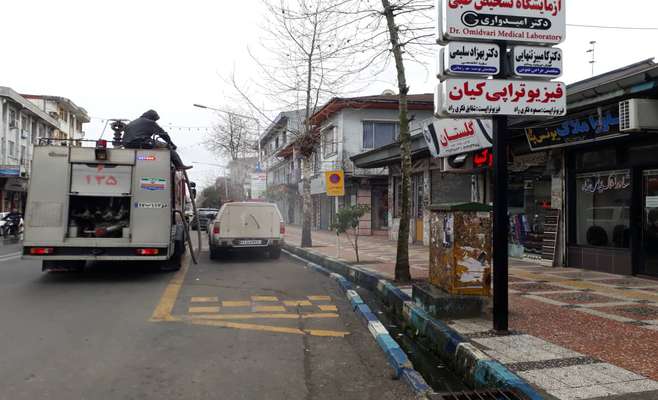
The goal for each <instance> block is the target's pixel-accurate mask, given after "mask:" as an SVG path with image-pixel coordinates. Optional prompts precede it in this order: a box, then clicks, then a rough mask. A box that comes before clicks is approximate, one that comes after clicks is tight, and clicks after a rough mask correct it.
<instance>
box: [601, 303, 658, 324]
mask: <svg viewBox="0 0 658 400" xmlns="http://www.w3.org/2000/svg"><path fill="white" fill-rule="evenodd" d="M600 310H601V311H603V312H605V313H607V314H613V315H617V316H621V317H625V318H630V319H632V320H636V321H644V320H647V321H651V320H655V319H657V318H658V306H654V305H649V304H631V305H623V306H616V307H607V308H601V309H600Z"/></svg>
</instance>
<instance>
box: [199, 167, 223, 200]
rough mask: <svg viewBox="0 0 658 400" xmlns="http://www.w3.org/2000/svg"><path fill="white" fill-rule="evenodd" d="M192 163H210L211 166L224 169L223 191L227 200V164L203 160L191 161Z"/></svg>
mask: <svg viewBox="0 0 658 400" xmlns="http://www.w3.org/2000/svg"><path fill="white" fill-rule="evenodd" d="M192 164H197V165H210V166H212V167H219V168H223V169H224V192H225V194H226V201H228V200H229V198H228V197H229V196H228V174H227V172H226V169H227V166H226V165H221V164H213V163H205V162H198V161H193V162H192Z"/></svg>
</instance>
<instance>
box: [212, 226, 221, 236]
mask: <svg viewBox="0 0 658 400" xmlns="http://www.w3.org/2000/svg"><path fill="white" fill-rule="evenodd" d="M220 232H221V229H220V228H219V224H215V225H213V227H212V234H213V235H219V233H220Z"/></svg>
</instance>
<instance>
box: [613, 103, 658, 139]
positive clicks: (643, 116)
mask: <svg viewBox="0 0 658 400" xmlns="http://www.w3.org/2000/svg"><path fill="white" fill-rule="evenodd" d="M644 130H658V100H650V99H629V100H624V101H621V102H619V131H620V132H638V131H644Z"/></svg>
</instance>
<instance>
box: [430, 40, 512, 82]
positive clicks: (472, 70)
mask: <svg viewBox="0 0 658 400" xmlns="http://www.w3.org/2000/svg"><path fill="white" fill-rule="evenodd" d="M439 57H440V58H439V60H440V69H439V74H440V76H445V75H479V76H488V75H498V73H500V46H498V45H497V44H493V43H468V42H450V43H449V44H448V46H447V47H446V48H443V49H441V52H440V55H439Z"/></svg>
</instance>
